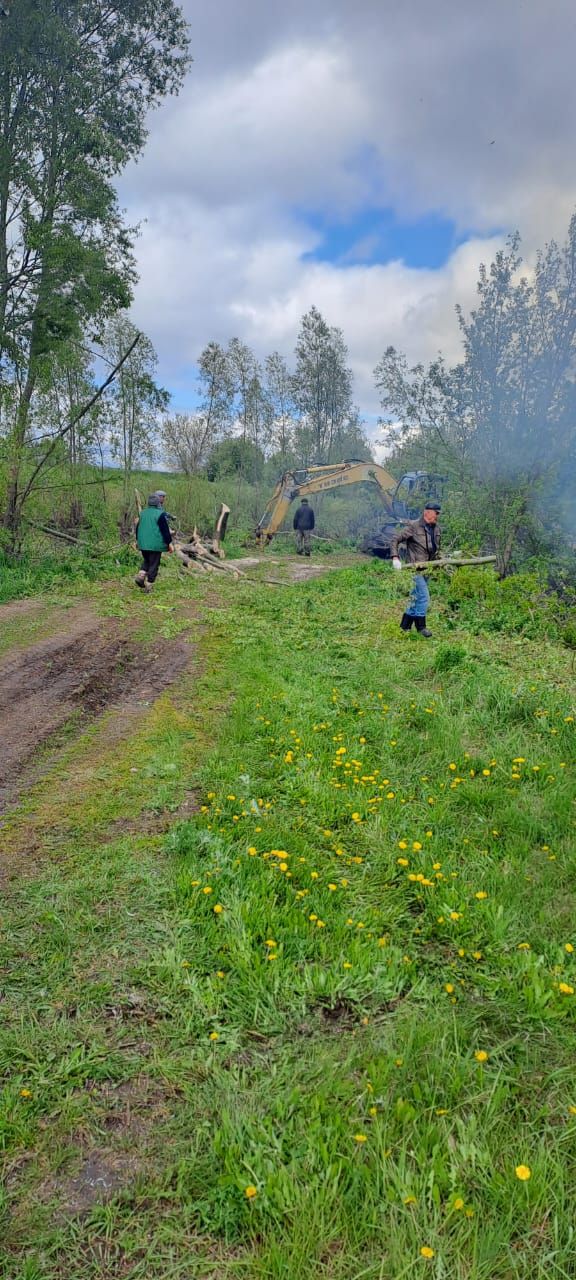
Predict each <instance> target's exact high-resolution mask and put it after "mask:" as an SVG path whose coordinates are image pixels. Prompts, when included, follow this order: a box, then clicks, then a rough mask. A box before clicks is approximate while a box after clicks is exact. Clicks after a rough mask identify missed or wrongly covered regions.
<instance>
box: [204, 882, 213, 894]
mask: <svg viewBox="0 0 576 1280" xmlns="http://www.w3.org/2000/svg"><path fill="white" fill-rule="evenodd" d="M202 893H212V887H211V885H209V884H207V885H206V887H205V888H204V889H203V890H202Z"/></svg>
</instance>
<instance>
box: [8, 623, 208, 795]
mask: <svg viewBox="0 0 576 1280" xmlns="http://www.w3.org/2000/svg"><path fill="white" fill-rule="evenodd" d="M0 618H1V615H0ZM66 622H67V626H66V629H65V630H62V631H60V632H59V633H57V634H56V635H52V636H51V637H50V638H49V639H45V640H42V641H40V642H39V643H36V644H32V645H30V646H28V647H26V648H23V649H17V650H16V651H12V652H11V653H9V654H7V655H6V656H4V657H3V658H1V659H0V725H1V726H2V735H1V738H0V814H2V812H5V810H6V808H7V807H8V806H9V805H11V804H12V803H13V802H14V800H15V799H16V798H17V795H18V793H19V791H21V789H22V787H23V786H24V785H26V784H27V783H28V782H29V781H30V780H31V779H30V773H31V766H32V765H33V763H34V759H35V757H36V756H37V755H38V753H39V751H40V750H41V749H42V748H44V749H45V750H46V752H47V756H48V758H47V760H46V764H45V768H44V769H41V770H40V776H41V775H42V773H43V772H45V771H46V770H47V769H48V767H49V764H50V760H49V755H50V751H49V748H50V743H51V741H52V742H53V743H54V744H55V745H57V738H58V735H59V734H62V733H63V732H64V731H66V740H67V742H68V743H69V742H70V740H71V738H73V737H74V736H79V735H80V734H81V733H82V732H83V731H84V729H86V727H87V725H88V724H90V723H92V722H93V721H94V720H95V719H98V717H99V716H101V715H102V714H103V713H104V712H105V711H107V710H108V709H109V708H111V707H115V706H123V707H125V708H128V707H131V708H137V707H139V706H140V707H145V706H147V705H149V703H150V702H152V701H154V699H155V698H157V697H158V696H159V694H160V693H161V692H162V691H163V690H164V689H166V688H167V687H168V686H169V685H170V684H172V683H173V681H174V680H176V679H177V677H178V676H179V675H180V673H181V672H182V671H183V670H184V669H185V668H186V667H187V665H188V663H189V660H190V658H191V655H192V652H193V650H192V646H191V644H190V643H189V642H188V641H186V640H184V639H182V638H180V639H179V640H177V641H170V643H167V642H166V641H164V640H159V641H158V642H156V643H155V644H153V645H150V646H145V645H142V644H140V643H138V642H137V641H136V640H135V639H134V638H133V636H131V635H130V632H129V629H128V628H127V627H126V626H123V625H122V624H121V623H119V622H117V621H114V620H103V619H101V618H98V617H96V616H95V615H94V614H93V613H92V612H91V611H89V610H88V609H86V607H85V606H84V607H81V608H80V609H78V610H73V611H71V613H70V615H69V617H68V618H67V619H66ZM37 780H38V772H37V773H36V776H35V777H34V781H37Z"/></svg>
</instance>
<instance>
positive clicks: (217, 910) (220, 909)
mask: <svg viewBox="0 0 576 1280" xmlns="http://www.w3.org/2000/svg"><path fill="white" fill-rule="evenodd" d="M213 910H214V913H215V915H217V916H219V915H221V914H222V912H223V910H224V907H223V906H222V903H221V902H217V903H216V906H215V907H214V908H213Z"/></svg>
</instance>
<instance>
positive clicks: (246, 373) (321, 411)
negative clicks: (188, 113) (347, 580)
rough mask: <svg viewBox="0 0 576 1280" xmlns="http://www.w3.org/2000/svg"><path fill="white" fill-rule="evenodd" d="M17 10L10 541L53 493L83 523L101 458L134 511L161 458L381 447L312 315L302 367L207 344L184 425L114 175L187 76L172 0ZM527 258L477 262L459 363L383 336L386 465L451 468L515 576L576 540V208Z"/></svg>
mask: <svg viewBox="0 0 576 1280" xmlns="http://www.w3.org/2000/svg"><path fill="white" fill-rule="evenodd" d="M1 13H2V16H0V550H4V551H8V552H9V553H14V552H18V551H19V549H20V547H21V545H22V541H23V536H24V530H25V527H26V520H27V518H28V513H29V512H30V510H31V509H33V506H34V500H35V498H36V496H37V495H38V493H39V492H40V491H41V490H44V489H46V488H51V487H52V486H53V485H54V487H56V484H59V485H60V486H62V487H63V488H64V489H65V491H66V494H67V495H68V498H67V500H68V499H69V503H68V505H69V513H68V518H69V519H72V520H73V519H74V518H75V516H76V518H79V515H80V512H81V501H82V485H83V484H84V483H87V482H90V481H87V480H86V476H85V474H84V472H85V469H86V468H85V464H86V462H87V461H90V462H92V463H93V462H94V461H98V460H99V461H100V464H101V467H104V464H105V463H106V462H107V461H109V460H110V458H111V457H112V458H114V460H115V461H116V462H117V463H119V464H120V466H121V468H122V473H123V476H124V505H125V509H126V511H127V509H128V506H129V502H130V476H131V473H132V470H133V468H134V466H135V465H136V464H137V463H139V462H142V461H144V460H149V459H152V458H153V457H155V458H158V456H159V454H160V453H163V454H164V456H165V458H166V459H167V460H168V461H169V462H170V463H171V464H172V465H173V466H175V467H177V468H178V469H180V470H181V471H183V472H185V473H186V474H188V475H191V474H197V473H198V472H200V471H202V472H203V473H204V474H207V475H208V476H212V477H217V476H219V475H222V474H226V473H227V472H229V471H235V472H238V473H240V474H242V475H243V476H244V477H245V478H246V479H248V480H253V479H257V478H258V475H259V474H260V472H261V469H262V465H263V460H265V459H268V460H271V464H273V465H275V466H276V467H277V469H278V470H281V469H283V468H284V467H285V466H302V467H305V466H307V465H309V464H310V463H319V462H326V461H332V460H336V459H337V458H342V457H346V456H348V457H351V456H356V457H369V456H370V449H369V445H368V442H367V440H366V435H365V430H364V427H363V424H362V422H361V419H360V416H359V413H358V410H357V408H356V406H355V401H354V387H353V377H352V372H351V369H350V364H349V356H348V351H347V347H346V343H345V339H344V335H343V333H342V332H341V330H339V329H338V328H335V327H332V326H331V325H330V324H329V323H328V321H327V320H326V319H325V318H324V317H323V316H322V315H321V313H320V311H319V310H318V309H317V308H316V307H312V308H311V309H310V310H309V311H308V312H307V314H306V315H305V316H304V317H303V318H302V321H301V325H300V330H299V333H298V337H297V341H296V347H295V351H294V356H293V360H292V361H291V363H290V364H289V363H288V361H287V360H286V359H285V357H284V356H283V355H281V354H280V353H278V352H273V353H271V354H270V355H268V356H267V357H266V358H265V359H264V360H259V359H258V358H257V357H256V355H255V353H254V352H253V351H252V350H251V349H250V347H249V346H248V345H247V344H246V343H244V342H242V341H241V340H240V339H239V338H231V340H230V341H229V342H228V343H227V344H225V345H223V344H221V343H219V342H216V341H211V342H208V344H207V346H206V347H205V349H204V351H203V352H202V353H201V354H200V357H199V360H198V366H197V368H198V385H197V395H196V397H195V404H194V407H193V408H192V409H191V410H190V411H189V412H187V413H174V414H170V413H169V395H168V393H167V391H165V390H164V389H163V388H162V387H160V386H159V385H158V382H157V358H156V354H155V352H154V348H153V346H152V343H151V342H150V340H149V339H148V338H147V337H146V336H145V335H144V334H141V333H139V332H138V330H137V329H136V328H135V327H134V325H133V324H132V322H131V321H130V319H129V315H128V308H129V305H130V301H131V297H132V292H133V287H134V283H135V279H136V274H135V265H134V255H133V245H134V238H135V235H136V229H135V228H131V227H129V226H128V225H126V222H125V220H124V217H123V214H122V211H121V210H120V207H119V203H118V196H117V192H116V186H115V181H116V179H117V177H118V175H119V174H120V173H121V171H122V170H123V169H124V168H125V166H126V165H127V164H128V163H129V162H130V161H131V160H134V159H135V158H136V157H137V156H138V155H139V154H140V153H141V151H142V149H143V147H144V145H145V140H146V118H147V114H148V112H149V110H150V109H152V108H154V107H156V106H158V105H159V104H160V103H161V102H162V100H163V99H164V98H165V97H166V96H167V95H169V94H174V93H177V92H178V90H179V89H180V87H181V85H182V82H183V79H184V77H185V75H186V72H187V70H188V66H189V62H190V58H189V33H188V28H187V24H186V22H185V20H184V18H183V15H182V12H181V9H180V7H179V5H178V4H177V3H176V0H108V3H107V4H106V5H102V4H101V3H100V0H18V3H16V4H14V5H12V6H6V7H5V8H3V9H2V11H1ZM520 250H521V246H520V240H519V237H518V236H517V235H514V236H512V237H511V238H510V240H509V241H508V243H507V245H506V247H505V248H503V249H502V250H501V251H500V252H499V253H497V254H496V257H495V259H494V261H493V262H492V263H491V264H490V265H488V266H483V267H482V268H481V271H480V277H479V281H478V299H477V304H476V306H475V308H474V309H473V310H472V312H471V314H470V315H465V314H464V313H463V312H462V311H461V310H458V322H459V325H460V330H461V335H462V357H461V359H460V361H459V362H458V363H457V364H456V365H453V366H449V365H448V364H447V362H446V361H445V360H444V358H443V357H442V355H439V356H438V357H437V358H436V359H435V360H434V361H433V362H432V363H431V364H430V365H429V366H428V367H427V368H425V367H423V366H421V365H417V366H415V367H412V368H410V367H409V365H408V363H407V361H406V358H405V357H404V356H403V355H402V353H399V352H398V351H396V350H395V348H394V347H393V346H388V347H386V349H385V351H384V355H383V357H382V359H381V360H380V361H379V362H378V365H377V368H376V370H375V382H376V387H377V390H378V393H379V397H380V403H381V407H382V420H381V426H382V430H383V437H382V438H387V439H388V444H389V447H390V450H391V467H392V469H393V470H395V471H396V472H399V471H400V470H401V469H402V467H404V466H411V467H418V468H420V469H426V470H431V471H432V470H434V471H441V472H444V473H445V474H447V475H448V477H449V479H450V495H451V496H450V513H451V518H452V520H453V523H454V526H455V527H456V528H461V529H462V531H463V538H464V539H468V541H469V542H470V541H471V540H476V542H477V544H478V545H491V546H496V547H497V550H498V554H499V557H500V561H501V566H502V567H503V569H504V570H506V568H507V566H508V565H509V563H510V560H511V556H512V551H513V548H514V547H517V546H518V545H519V543H521V542H523V543H524V544H525V546H526V548H527V550H528V551H529V550H530V547H531V546H536V545H538V539H539V538H540V537H541V535H545V537H547V538H548V540H549V542H550V540H551V543H552V544H554V543H556V544H558V543H560V544H561V545H562V547H563V548H564V549H566V548H568V549H570V548H572V547H574V545H575V543H576V537H575V534H574V530H575V529H576V504H575V502H574V499H573V496H572V495H573V489H574V481H575V480H576V475H575V471H576V461H575V459H576V447H575V446H576V218H573V219H572V221H571V223H570V226H569V229H568V235H567V239H566V242H565V244H564V245H561V246H559V245H557V244H556V243H555V242H551V243H550V244H548V245H547V246H546V247H545V248H544V249H543V250H542V251H541V252H540V253H539V254H538V256H537V259H536V262H535V264H531V265H530V270H527V269H526V268H525V266H524V264H523V263H522V259H521V252H520ZM384 337H385V335H383V338H384ZM383 345H384V342H383ZM391 423H393V424H394V427H391V426H390V424H391ZM63 468H64V469H65V472H66V476H67V477H68V478H67V479H66V481H65V483H63V481H62V469H63ZM531 540H532V541H531Z"/></svg>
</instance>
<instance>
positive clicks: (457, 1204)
mask: <svg viewBox="0 0 576 1280" xmlns="http://www.w3.org/2000/svg"><path fill="white" fill-rule="evenodd" d="M452 1207H453V1208H454V1209H458V1210H460V1209H463V1208H464V1201H463V1199H462V1196H457V1197H456V1199H455V1201H454V1204H453V1206H452Z"/></svg>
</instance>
